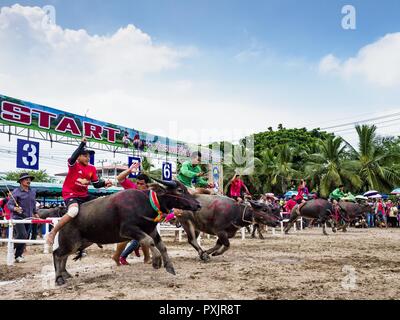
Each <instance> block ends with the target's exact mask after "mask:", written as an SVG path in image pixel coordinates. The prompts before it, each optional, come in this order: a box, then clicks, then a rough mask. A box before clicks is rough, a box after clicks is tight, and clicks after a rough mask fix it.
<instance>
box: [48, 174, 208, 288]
mask: <svg viewBox="0 0 400 320" xmlns="http://www.w3.org/2000/svg"><path fill="white" fill-rule="evenodd" d="M157 181H158V182H160V183H162V184H163V185H164V186H165V187H161V186H160V185H158V184H157V185H155V186H152V190H154V191H155V192H156V194H157V197H158V200H159V203H160V207H161V210H162V211H163V212H168V210H170V209H172V208H179V209H184V210H193V211H196V210H198V209H200V207H201V206H200V204H199V202H198V201H197V200H196V199H195V198H194V197H193V196H192V195H191V194H189V192H188V191H187V188H186V187H185V186H184V185H183V184H182V183H180V182H177V181H171V182H163V181H159V180H157ZM149 194H150V190H147V191H138V190H124V191H120V192H118V193H115V194H113V195H110V196H107V197H101V198H98V199H95V200H93V201H90V202H87V203H84V204H82V205H81V207H80V212H79V215H78V216H77V217H76V218H75V219H74V220H72V221H71V222H70V223H68V224H67V225H65V226H64V228H63V229H61V231H60V232H59V234H58V244H59V246H58V248H55V250H54V251H53V259H54V267H55V271H56V283H57V284H58V285H62V284H64V283H65V278H69V277H71V276H70V274H69V273H68V272H67V271H66V263H67V259H68V256H69V255H71V254H73V253H75V252H78V251H79V254H78V256H77V258H80V255H81V253H82V252H83V250H84V249H85V248H87V247H89V246H90V245H92V244H93V243H97V244H111V243H119V242H123V241H128V240H131V239H136V240H138V241H139V243H140V244H141V245H146V246H148V247H150V250H151V252H152V255H153V259H152V262H153V267H154V268H155V269H159V268H161V265H162V262H164V267H165V268H166V270H167V271H168V272H169V273H172V274H175V270H174V267H173V264H172V262H171V260H170V258H169V256H168V254H167V249H166V247H165V245H164V243H163V242H162V240H161V237H160V235H159V234H158V232H157V229H156V226H157V222H155V221H154V219H155V218H156V217H157V212H156V211H155V210H154V209H153V207H152V206H151V204H150V198H149ZM56 242H57V241H56Z"/></svg>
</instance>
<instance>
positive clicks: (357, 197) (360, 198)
mask: <svg viewBox="0 0 400 320" xmlns="http://www.w3.org/2000/svg"><path fill="white" fill-rule="evenodd" d="M356 199H357V200H368V198H367V197H364V196H356Z"/></svg>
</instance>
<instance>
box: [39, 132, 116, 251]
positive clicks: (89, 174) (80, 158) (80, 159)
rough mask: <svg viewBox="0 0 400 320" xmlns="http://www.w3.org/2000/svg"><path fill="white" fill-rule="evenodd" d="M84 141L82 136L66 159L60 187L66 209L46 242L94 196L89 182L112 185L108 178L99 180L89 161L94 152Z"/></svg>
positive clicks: (51, 241) (50, 241)
mask: <svg viewBox="0 0 400 320" xmlns="http://www.w3.org/2000/svg"><path fill="white" fill-rule="evenodd" d="M86 142H87V140H86V138H83V139H82V142H81V144H80V145H79V147H78V149H76V150H75V152H74V153H73V154H72V156H71V158H70V159H68V174H67V177H66V178H65V181H64V185H63V188H62V196H63V198H64V202H65V205H66V206H67V210H68V211H67V213H66V214H65V215H64V216H63V217H62V218H61V220H60V221H59V222H58V223H57V224H56V225H55V227H54V229H53V230H52V231H51V232H50V233H49V234H48V236H47V243H48V244H53V242H54V238H55V236H56V234H57V232H58V231H60V230H61V228H62V227H63V226H64V225H65V224H67V223H68V222H70V221H71V220H72V219H74V218H75V217H76V216H77V215H78V213H79V206H80V205H81V204H82V203H85V202H88V201H90V200H93V199H95V198H96V197H95V196H92V195H89V192H88V188H89V185H90V183H92V184H93V186H94V187H95V188H103V187H107V188H108V187H111V186H112V185H113V184H112V182H111V181H110V180H107V181H104V180H99V178H98V177H97V171H96V168H95V167H94V166H93V165H91V164H90V163H89V161H90V155H91V154H94V151H92V150H88V149H86V148H85V146H86Z"/></svg>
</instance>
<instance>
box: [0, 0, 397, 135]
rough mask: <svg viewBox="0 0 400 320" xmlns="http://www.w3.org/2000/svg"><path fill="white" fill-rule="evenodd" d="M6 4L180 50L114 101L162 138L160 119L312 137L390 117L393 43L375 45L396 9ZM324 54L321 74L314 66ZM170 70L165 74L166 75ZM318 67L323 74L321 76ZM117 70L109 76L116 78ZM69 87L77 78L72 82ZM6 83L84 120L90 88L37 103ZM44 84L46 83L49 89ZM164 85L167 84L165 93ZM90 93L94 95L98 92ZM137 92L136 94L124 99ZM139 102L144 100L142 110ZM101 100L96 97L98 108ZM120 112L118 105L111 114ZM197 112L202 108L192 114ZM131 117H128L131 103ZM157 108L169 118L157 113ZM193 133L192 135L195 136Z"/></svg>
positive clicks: (207, 0)
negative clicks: (345, 22) (348, 26)
mask: <svg viewBox="0 0 400 320" xmlns="http://www.w3.org/2000/svg"><path fill="white" fill-rule="evenodd" d="M18 3H19V4H20V5H22V6H39V7H43V6H45V5H53V6H54V7H55V8H56V12H57V25H58V26H59V27H61V28H62V29H71V30H79V29H84V30H85V31H86V32H87V33H88V34H89V35H90V36H94V35H99V36H102V37H109V38H112V37H113V35H115V34H116V33H117V31H118V30H119V29H121V28H126V27H127V25H129V24H132V25H134V26H135V27H136V28H138V29H140V30H141V31H142V32H143V33H145V34H146V35H148V36H149V37H150V38H151V41H152V44H153V45H154V46H166V47H168V48H170V49H171V50H173V51H174V52H175V53H182V52H185V54H183V57H180V58H176V59H175V60H174V59H172V60H174V61H172V62H171V61H169V62H170V65H169V67H167V68H161V67H160V68H159V69H157V71H153V70H151V72H148V70H147V69H146V71H145V72H144V73H145V75H144V76H142V77H141V78H140V85H138V83H136V82H133V83H135V85H134V84H132V87H131V88H132V92H129V88H125V89H124V90H122V94H123V95H126V97H129V95H130V97H131V98H132V101H134V102H135V103H136V102H137V101H140V102H143V105H149V106H151V108H154V109H157V112H156V113H159V114H160V119H164V120H162V121H161V120H160V122H157V123H156V125H157V126H158V127H160V128H162V129H165V119H166V118H168V117H171V119H174V118H175V116H176V115H178V114H179V116H180V118H179V125H180V127H184V128H186V127H188V128H192V127H193V124H194V123H196V125H197V123H198V122H201V121H196V120H194V119H196V118H199V117H200V119H206V120H207V119H208V118H207V117H208V115H211V117H212V115H213V114H214V113H215V118H216V119H219V118H222V117H224V119H223V121H221V122H219V125H220V126H225V127H226V128H229V127H232V126H234V127H238V128H243V130H247V132H258V131H262V130H265V129H266V128H268V127H269V126H275V125H277V124H278V123H283V124H284V125H285V126H288V127H294V126H303V125H307V126H309V127H324V126H325V125H326V126H328V125H332V124H336V123H337V122H336V119H344V118H347V119H354V121H356V120H359V119H362V117H363V116H361V114H365V117H368V116H369V117H373V116H379V115H381V114H385V113H390V112H395V111H396V110H399V109H400V107H399V105H398V101H399V100H400V93H399V92H400V90H398V89H399V81H398V80H399V75H400V64H397V62H398V60H397V59H396V58H393V57H392V58H390V55H391V53H392V52H393V51H394V49H393V48H396V45H397V43H398V39H397V38H396V37H394V36H393V37H390V38H389V39H388V40H387V41H386V42H385V43H380V42H379V39H381V38H382V37H385V36H386V35H393V34H396V33H397V32H400V19H399V15H400V1H397V0H384V1H375V0H357V1H356V0H354V1H348V0H346V1H336V0H303V1H295V0H290V1H289V0H279V1H278V0H268V1H267V0H263V1H228V0H214V1H211V0H203V1H200V0H199V1H188V0H169V1H165V0H164V1H161V0H159V1H152V0H146V1H133V0H126V1H124V0H120V1H101V0H87V1H82V0H79V1H78V0H69V1H62V0H47V1H19V2H18ZM13 4H15V1H0V7H6V6H12V5H13ZM346 4H351V5H353V6H354V7H355V8H356V14H357V29H356V30H344V29H343V28H342V27H341V20H342V17H343V15H342V13H341V9H342V7H343V6H344V5H346ZM13 21H15V20H13ZM13 23H14V22H13ZM22 37H24V35H22ZM29 39H31V38H29ZM35 39H36V38H35ZM92 40H93V39H92ZM35 41H36V40H35ZM371 45H373V46H374V47H376V48H378V51H379V46H382V47H383V48H384V49H385V50H382V52H383V53H382V55H381V56H377V55H376V54H375V51H372V52H368V54H366V59H361V58H358V55H359V53H360V50H362V49H363V48H366V46H371ZM10 48H11V47H10ZM28 49H30V48H28ZM10 50H11V49H10ZM14 50H15V49H14ZM327 56H329V57H330V60H329V59H328V61H331V62H332V61H333V64H332V63H327V64H323V63H322V62H323V61H325V60H324V58H326V57H327ZM69 57H70V56H69ZM74 58H75V57H74ZM351 58H353V60H355V61H353V60H352V59H351ZM21 59H23V57H20V60H21ZM116 59H118V58H116ZM54 60H57V59H54ZM58 60H59V59H58ZM392 60H393V61H392ZM40 61H42V60H40ZM44 61H46V60H44ZM49 61H52V60H51V59H49ZM175 62H176V64H177V65H176V66H172V65H174V63H175ZM386 62H387V63H386ZM37 64H38V65H40V62H37ZM381 64H382V68H381ZM8 65H12V63H11V62H9V63H8ZM321 65H322V67H321ZM15 67H16V68H17V67H18V66H15ZM148 67H150V66H148ZM3 69H4V67H3ZM51 69H52V70H55V71H54V72H55V74H54V75H50V76H49V79H50V80H53V79H54V77H57V72H58V71H57V68H56V67H52V68H51ZM321 69H324V70H328V71H326V72H321ZM10 70H12V69H11V67H10ZM134 70H136V69H134ZM387 70H394V72H395V73H394V74H393V75H392V77H391V78H390V79H386V76H385V74H386V73H387ZM59 71H60V72H62V71H63V70H59ZM2 72H3V74H6V75H7V72H6V71H4V70H2V69H1V65H0V76H1V73H2ZM107 72H108V71H107ZM118 72H123V70H122V71H118ZM118 72H117V71H116V72H115V74H114V75H113V76H115V78H116V79H118V78H119V74H118ZM135 72H136V71H135ZM48 73H49V74H50V71H49V72H48ZM67 76H68V77H69V76H70V75H67ZM77 77H79V78H82V75H81V74H79V75H77ZM111 78H112V77H111ZM71 79H73V77H72V78H71ZM0 80H1V78H0ZM15 81H16V85H15V86H13V87H12V86H10V85H8V86H7V84H6V83H3V84H1V83H0V88H1V90H2V92H1V93H2V94H6V95H7V94H8V95H13V96H16V97H19V98H22V99H26V100H33V102H36V103H41V104H50V105H51V106H53V107H58V108H69V107H70V108H71V110H70V111H73V112H74V111H75V112H78V111H79V110H82V109H85V110H86V108H87V106H86V105H84V106H83V104H86V103H87V101H92V100H93V96H95V95H96V90H97V89H96V90H93V92H92V93H91V94H89V93H85V92H84V91H83V90H82V92H79V93H78V92H72V90H71V92H68V95H67V93H66V91H67V90H66V88H65V85H63V86H62V85H58V87H54V88H55V90H52V91H51V92H48V94H46V95H43V94H42V93H40V90H41V88H39V87H35V84H34V85H31V84H30V85H29V86H27V85H26V83H25V84H23V83H18V81H21V80H20V79H17V78H15V79H13V82H15ZM88 81H89V80H88ZM32 82H33V83H35V82H36V81H32ZM49 82H50V85H51V84H52V83H51V82H52V81H49ZM72 82H74V80H72ZM171 83H173V84H176V86H172V87H171V88H170V87H169V85H170V84H171ZM101 85H102V87H101V88H102V90H100V92H101V93H103V92H104V83H102V84H101ZM107 85H109V86H111V87H109V89H110V93H109V95H112V94H114V95H115V94H116V93H115V90H116V89H118V90H119V88H117V87H115V88H112V82H111V80H110V83H108V84H107ZM152 87H154V91H153V92H151V88H152ZM156 88H157V90H156ZM164 88H165V92H163V90H164ZM77 89H78V90H76V91H79V89H80V88H79V87H78V88H77ZM88 89H90V88H88ZM3 90H5V92H4V91H3ZM135 90H137V92H134V91H135ZM88 91H90V90H88ZM141 91H143V92H145V91H146V92H147V91H148V92H147V93H146V94H145V96H143V97H140V98H138V99H136V97H137V95H138V93H141ZM62 92H64V93H63V94H62ZM118 92H119V91H118ZM175 92H176V93H175ZM85 95H86V96H85ZM149 97H151V98H154V101H152V102H151V103H150V102H149V101H148V99H150V98H149ZM200 98H201V101H200ZM105 99H106V98H105V97H102V98H101V99H100V98H99V101H98V105H100V104H101V102H102V101H104V100H105ZM121 99H122V98H121ZM110 101H112V100H110ZM132 103H133V102H130V104H129V106H131V105H132ZM202 103H204V104H202ZM208 104H209V106H208ZM129 106H128V105H127V106H122V105H121V108H122V109H121V110H125V109H124V108H126V109H129ZM202 106H204V107H205V108H206V107H209V109H207V108H206V110H202ZM231 106H232V109H231ZM89 107H90V110H91V111H90V112H91V113H90V114H89V115H90V116H91V117H93V118H98V119H99V120H105V119H107V120H108V119H110V121H114V122H118V124H120V125H129V124H130V123H126V121H127V120H126V117H122V116H121V117H120V118H118V116H117V115H116V114H114V113H111V114H110V111H109V109H108V110H106V107H105V106H102V107H98V108H93V107H92V106H89ZM89 107H88V108H89ZM137 108H138V109H140V105H137ZM144 109H148V108H144ZM162 109H168V110H170V111H169V113H166V112H164V111H162ZM77 110H78V111H77ZM141 111H145V110H143V109H141ZM217 111H218V112H217ZM163 112H164V113H163ZM202 112H203V114H205V115H206V116H203V114H202ZM161 114H162V115H161ZM199 114H200V115H201V116H199ZM227 115H228V116H227ZM260 119H262V120H260ZM215 121H216V120H215V119H212V120H211V121H205V122H212V123H215ZM153 122H154V121H152V122H151V123H149V122H147V121H139V123H138V124H135V127H138V128H139V129H141V130H144V131H146V130H152V125H153ZM232 124H234V125H232ZM399 125H400V123H399ZM205 126H206V125H205ZM206 127H207V126H206ZM195 128H196V129H198V130H200V126H198V127H195ZM396 130H397V127H396V126H394V127H392V128H389V129H385V130H383V131H382V133H388V134H398V133H397V131H396ZM399 133H400V132H399ZM350 135H351V136H350V137H348V138H354V132H353V133H350ZM174 138H175V137H174Z"/></svg>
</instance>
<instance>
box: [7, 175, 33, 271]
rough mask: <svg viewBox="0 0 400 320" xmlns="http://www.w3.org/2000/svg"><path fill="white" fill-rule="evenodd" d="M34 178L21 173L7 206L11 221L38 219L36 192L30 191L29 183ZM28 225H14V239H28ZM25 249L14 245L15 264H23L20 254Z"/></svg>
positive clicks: (22, 246)
mask: <svg viewBox="0 0 400 320" xmlns="http://www.w3.org/2000/svg"><path fill="white" fill-rule="evenodd" d="M34 179H35V177H33V176H31V175H29V174H28V173H26V172H24V173H21V174H20V176H19V179H18V183H19V184H20V187H19V188H17V189H15V190H14V191H13V192H12V193H11V196H10V199H9V201H8V202H7V206H8V208H9V209H10V212H11V219H14V220H24V219H27V218H32V217H33V216H35V217H36V218H38V217H39V216H38V215H37V211H36V191H34V190H32V189H31V182H32V181H33V180H34ZM31 226H32V225H30V224H16V225H15V226H14V228H15V231H16V237H15V239H23V240H25V239H28V235H29V232H30V229H31ZM25 248H26V244H24V243H18V244H16V245H15V262H17V263H21V262H25V259H24V257H23V256H22V254H23V253H24V250H25Z"/></svg>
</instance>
